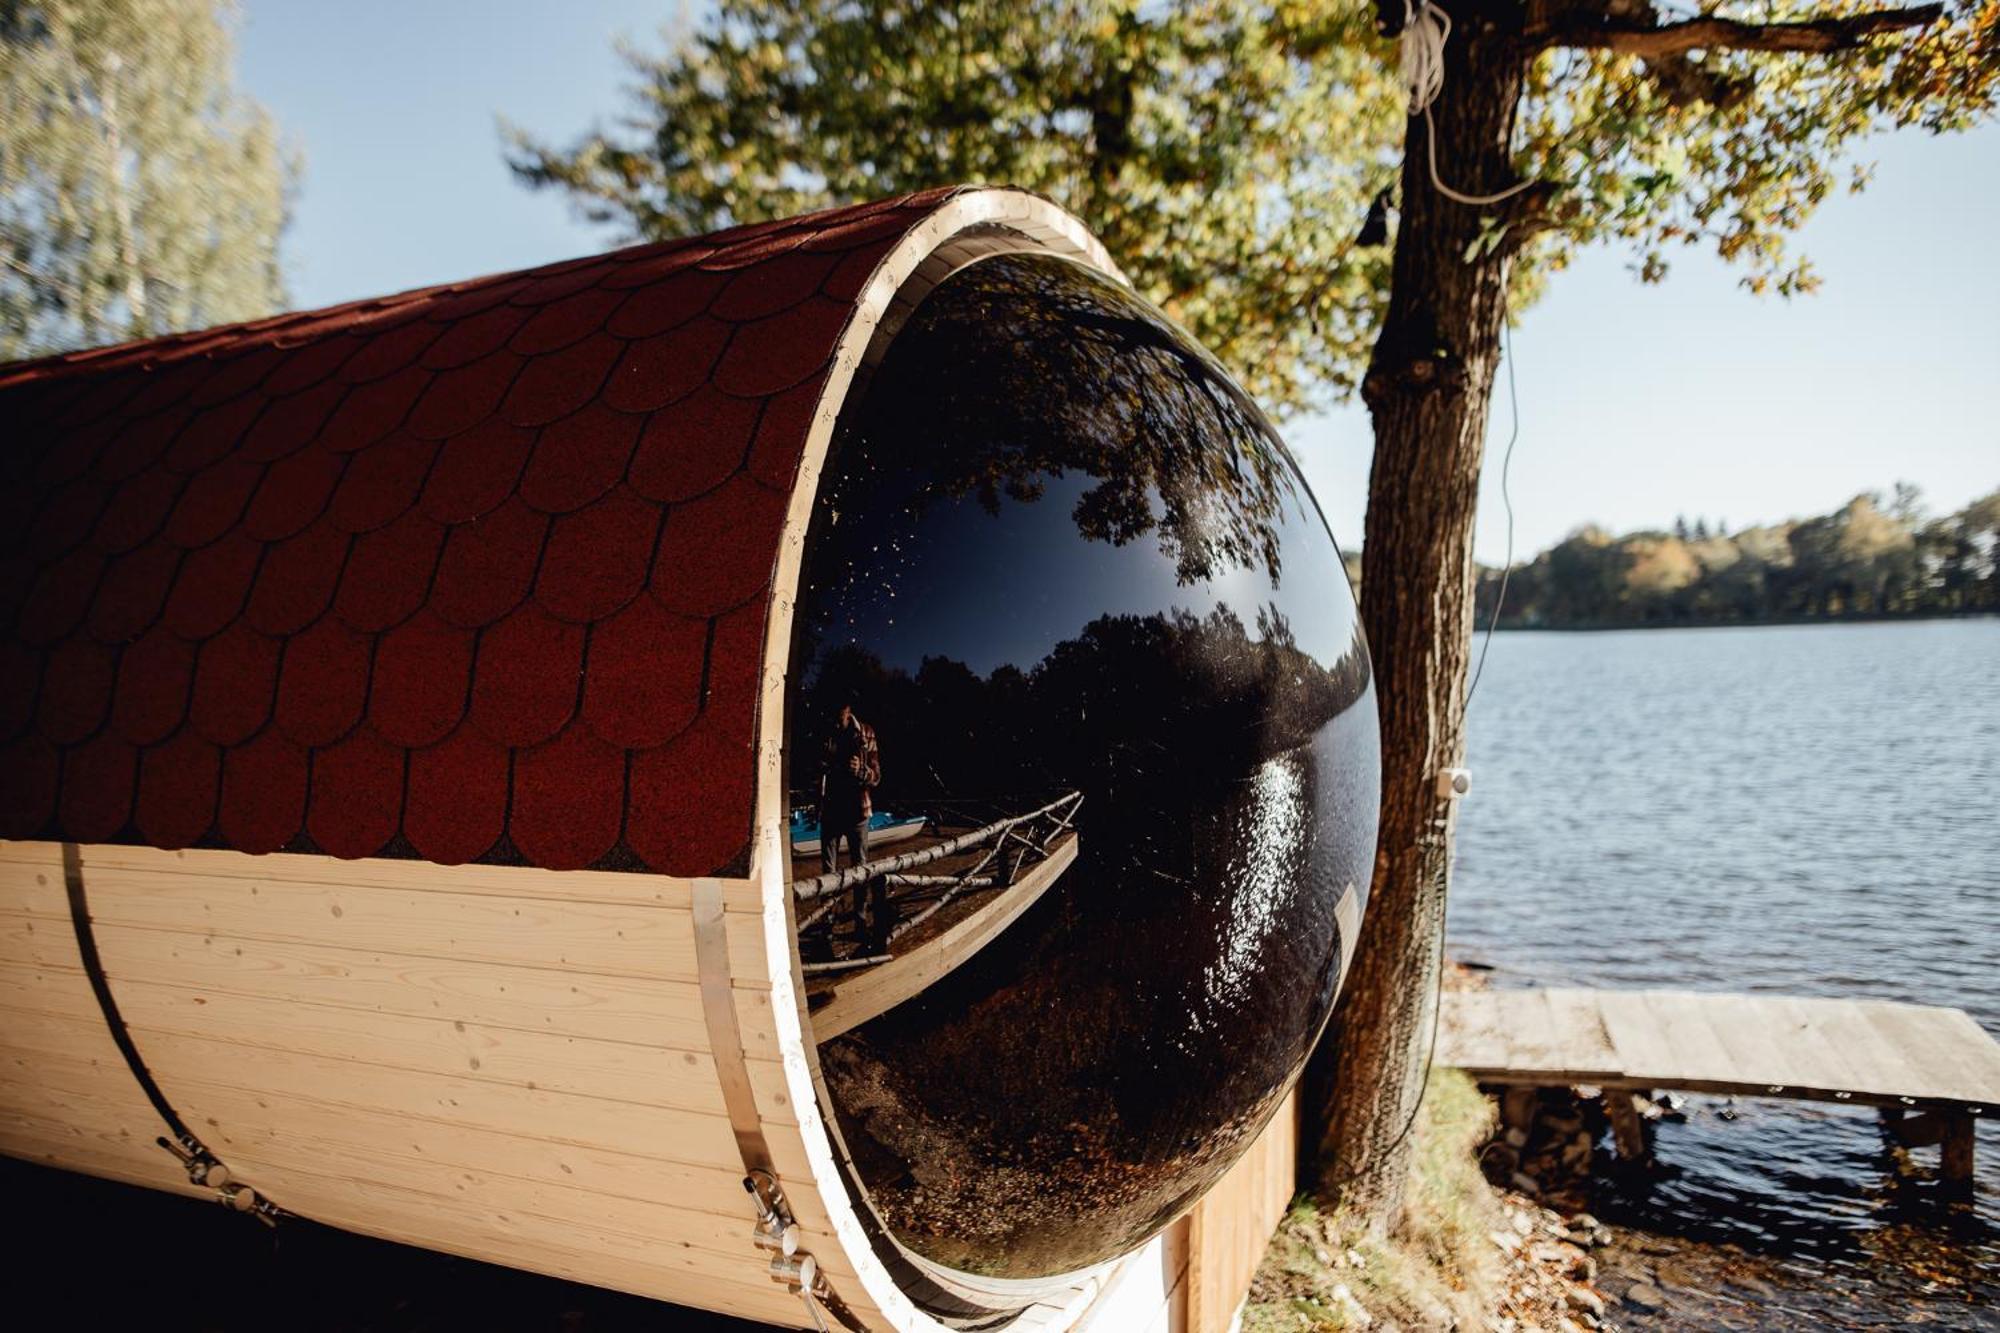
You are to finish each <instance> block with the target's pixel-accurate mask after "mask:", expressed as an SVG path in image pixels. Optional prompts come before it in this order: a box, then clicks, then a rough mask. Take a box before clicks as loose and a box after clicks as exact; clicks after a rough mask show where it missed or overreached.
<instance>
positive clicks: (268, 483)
mask: <svg viewBox="0 0 2000 1333" xmlns="http://www.w3.org/2000/svg"><path fill="white" fill-rule="evenodd" d="M0 467H4V468H5V470H6V482H5V485H4V487H0V504H4V505H5V506H6V509H7V513H6V516H5V519H4V521H0V543H4V544H5V549H6V555H5V560H4V574H0V587H4V590H5V597H6V606H5V607H4V608H0V624H5V625H6V626H8V627H9V628H8V631H7V633H6V635H5V640H4V643H3V644H0V710H3V711H0V737H4V738H5V740H4V749H0V836H4V837H5V838H6V839H8V841H5V842H4V843H0V937H4V948H0V1010H4V1014H3V1015H0V1017H4V1025H3V1026H0V1057H4V1058H0V1152H5V1153H6V1154H9V1155H12V1156H16V1157H21V1158H25V1159H29V1160H33V1161H38V1162H44V1163H50V1164H54V1165H56V1166H59V1167H64V1168H68V1169H71V1170H75V1171H81V1172H87V1173H91V1174H95V1175H99V1176H104V1177H108V1178H111V1179H113V1180H118V1181H124V1182H129V1183H133V1184H138V1185H144V1186H150V1187H153V1188H156V1189H162V1190H171V1191H175V1192H177V1193H181V1194H186V1195H191V1196H195V1197H199V1198H204V1199H211V1200H219V1201H223V1202H226V1203H228V1204H230V1205H231V1206H233V1207H236V1208H240V1209H243V1210H245V1211H248V1212H255V1213H261V1214H263V1215H265V1216H267V1217H269V1218H272V1219H274V1220H280V1222H281V1224H282V1219H283V1218H284V1217H286V1216H287V1215H296V1216H300V1217H305V1218H311V1219H314V1220H316V1221H319V1222H324V1223H327V1224H330V1225H333V1226H336V1227H341V1228H346V1229H349V1230H353V1231H356V1232H360V1233H365V1234H370V1235H375V1236H380V1237H385V1238H389V1239H393V1240H397V1241H401V1242H405V1243H410V1244H415V1245H419V1246H424V1247H428V1248H431V1249H435V1250H439V1251H444V1252H448V1253H454V1254H460V1255H467V1256H472V1257H475V1258H479V1259H483V1260H489V1261H493V1262H498V1263H501V1264H506V1265H512V1266H515V1267H519V1268H523V1269H528V1270H533V1271H538V1272H542V1273H548V1274H552V1275H557V1276H561V1277H565V1278H570V1279H576V1280H580V1281H584V1282H588V1283H593V1284H597V1285H601V1286H606V1287H611V1288H616V1289H620V1290H624V1291H628V1292H634V1293H639V1294H643V1295H646V1296H650V1297H655V1298H658V1299H660V1300H663V1301H669V1302H675V1303H678V1304H683V1305H689V1306H696V1307H703V1308H706V1309H710V1310H715V1311H722V1312H727V1313H731V1314H736V1315H740V1316H743V1317H746V1318H750V1319H754V1320H762V1321H767V1322H769V1323H772V1324H777V1325H785V1326H791V1327H812V1326H814V1325H815V1323H816V1321H821V1320H823V1321H824V1322H825V1325H826V1326H828V1327H833V1326H842V1325H844V1326H846V1327H850V1328H855V1329H885V1330H886V1329H895V1330H917V1329H926V1330H936V1329H944V1328H954V1329H965V1328H980V1329H1023V1330H1025V1329H1067V1328H1072V1327H1083V1326H1086V1325H1088V1326H1091V1327H1099V1328H1118V1329H1128V1328H1129V1329H1140V1328H1144V1327H1147V1326H1148V1324H1149V1323H1159V1326H1161V1327H1165V1322H1164V1321H1166V1320H1167V1319H1168V1318H1169V1307H1170V1306H1171V1307H1173V1308H1174V1309H1176V1310H1179V1311H1180V1313H1178V1314H1173V1315H1172V1318H1173V1319H1174V1320H1175V1321H1176V1325H1175V1326H1180V1324H1179V1322H1178V1321H1179V1320H1181V1319H1184V1318H1187V1319H1188V1323H1187V1326H1189V1327H1203V1328H1205V1327H1206V1326H1207V1323H1208V1322H1209V1321H1211V1320H1212V1319H1216V1318H1219V1320H1220V1322H1221V1323H1226V1322H1227V1310H1228V1308H1229V1307H1230V1306H1233V1304H1234V1302H1235V1301H1236V1300H1237V1299H1239V1298H1240V1295H1241V1284H1242V1283H1243V1281H1245V1280H1247V1269H1245V1268H1243V1265H1242V1263H1241V1262H1240V1261H1239V1262H1238V1263H1237V1269H1238V1270H1241V1271H1232V1274H1231V1276H1230V1277H1229V1278H1228V1279H1227V1280H1222V1279H1218V1278H1216V1277H1215V1276H1214V1274H1210V1275H1209V1279H1208V1280H1209V1281H1210V1285H1211V1288H1213V1286H1214V1284H1215V1282H1217V1281H1222V1286H1223V1287H1224V1288H1225V1289H1226V1290H1224V1292H1223V1295H1224V1297H1226V1299H1224V1300H1223V1301H1222V1303H1221V1304H1219V1305H1217V1306H1216V1308H1217V1309H1218V1310H1220V1311H1221V1314H1220V1315H1219V1316H1212V1315H1202V1316H1200V1318H1199V1319H1192V1318H1188V1317H1187V1316H1186V1314H1185V1312H1186V1310H1187V1308H1188V1307H1187V1306H1186V1304H1185V1302H1186V1301H1187V1299H1188V1290H1187V1289H1188V1288H1191V1287H1192V1286H1193V1285H1195V1283H1194V1280H1193V1279H1190V1278H1189V1277H1188V1270H1189V1265H1190V1260H1189V1259H1188V1257H1187V1253H1186V1249H1187V1245H1188V1236H1189V1234H1190V1232H1189V1229H1188V1223H1187V1222H1186V1220H1185V1219H1186V1218H1187V1217H1188V1215H1189V1213H1190V1210H1191V1209H1194V1208H1196V1206H1197V1204H1198V1202H1199V1201H1200V1200H1201V1199H1202V1198H1203V1196H1204V1194H1207V1193H1209V1192H1210V1190H1211V1188H1212V1187H1214V1186H1216V1185H1217V1183H1218V1182H1224V1184H1225V1186H1226V1188H1223V1189H1218V1190H1216V1191H1215V1194H1214V1197H1215V1198H1216V1199H1222V1198H1225V1197H1226V1198H1227V1199H1229V1200H1231V1201H1232V1202H1230V1203H1229V1205H1228V1206H1229V1207H1230V1208H1232V1209H1233V1208H1245V1209H1252V1211H1253V1212H1255V1213H1256V1222H1255V1225H1256V1226H1261V1227H1262V1231H1261V1232H1259V1233H1258V1248H1261V1236H1262V1235H1265V1234H1268V1231H1269V1227H1270V1224H1271V1221H1272V1220H1273V1218H1272V1217H1271V1215H1270V1213H1271V1209H1272V1208H1273V1207H1281V1206H1282V1202H1283V1199H1284V1198H1285V1196H1286V1195H1287V1193H1288V1192H1289V1190H1288V1181H1289V1175H1288V1172H1289V1153H1288V1151H1287V1150H1286V1148H1285V1146H1284V1145H1285V1144H1287V1143H1288V1142H1289V1140H1287V1139H1285V1138H1284V1132H1285V1131H1287V1130H1288V1126H1287V1125H1286V1123H1285V1114H1286V1113H1287V1112H1286V1110H1285V1108H1287V1107H1289V1105H1290V1103H1289V1101H1288V1095H1289V1093H1290V1090H1291V1087H1292V1084H1293V1083H1294V1081H1295V1080H1296V1077H1297V1075H1298V1072H1299V1070H1300V1068H1301V1067H1302V1065H1303V1062H1304V1059H1305V1056H1306V1054H1307V1052H1308V1050H1309V1049H1310V1047H1311V1045H1312V1043H1313V1042H1314V1041H1315V1040H1316V1039H1317V1036H1318V1034H1319V1031H1320V1028H1321V1026H1322V1025H1323V1023H1324V1021H1325V1018H1326V1016H1327V1014H1328V1013H1329V1012H1330V1010H1331V1006H1332V1003H1333V999H1334V996H1335V993H1336V991H1337V989H1338V986H1339V982H1340V978H1341V976H1342V974H1343V973H1344V971H1345V969H1346V965H1347V962H1348V960H1349V958H1350V957H1351V955H1352V952H1353V948H1354V942H1355V933H1356V931H1357V929H1358V926H1359V922H1360V918H1361V910H1362V905H1363V895H1364V894H1365V888H1366V883H1367V877H1368V871H1369V867H1370V866H1371V865H1372V861H1373V841H1374V809H1375V801H1376V795H1377V784H1378V775H1377V758H1376V753H1377V752H1376V737H1375V716H1374V698H1373V693H1372V685H1371V683H1370V674H1369V667H1368V661H1367V652H1366V647H1365V644H1364V643H1363V641H1362V638H1361V635H1360V631H1359V629H1358V627H1357V621H1356V616H1355V613H1354V606H1353V601H1352V596H1351V593H1350V591H1349V589H1348V586H1347V583H1346V581H1345V577H1344V575H1343V574H1342V572H1341V567H1340V564H1339V560H1338V554H1337V552H1336V551H1335V550H1334V547H1333V544H1332V540H1331V537H1330V536H1329V535H1328V533H1327V531H1326V527H1325V524H1324V522H1323V521H1322V520H1321V518H1320V516H1319V512H1318V510H1317V508H1316V507H1315V506H1314V504H1313V502H1312V499H1311V496H1310V495H1309V493H1307V492H1306V490H1305V488H1304V484H1303V482H1302V481H1301V480H1300V479H1299V478H1298V475H1297V471H1296V467H1295V465H1294V464H1293V462H1292V460H1291V459H1290V457H1289V456H1288V455H1287V454H1286V453H1285V452H1284V449H1283V446H1282V445H1281V444H1280V443H1279V442H1278V440H1277V437H1276V436H1275V434H1274V433H1272V431H1271V430H1270V428H1269V426H1268V425H1267V424H1266V423H1265V422H1264V420H1263V418H1262V417H1261V416H1260V415H1259V414H1258V413H1257V411H1256V408H1255V407H1254V406H1252V405H1251V404H1250V402H1249V400H1248V399H1247V398H1245V397H1244V396H1243V394H1242V393H1241V391H1240V390H1238V389H1237V388H1236V387H1235V385H1234V384H1233V383H1232V382H1231V381H1230V380H1229V379H1228V376H1227V375H1226V373H1224V372H1223V371H1222V370H1221V368H1220V367H1219V366H1218V365H1217V364H1216V363H1215V362H1214V361H1213V360H1212V359H1211V358H1209V357H1207V355H1206V354H1205V353H1203V352H1202V351H1201V350H1200V349H1199V348H1198V347H1196V346H1195V345H1194V344H1193V343H1192V342H1191V341H1190V340H1189V339H1188V338H1187V337H1186V335H1185V334H1183V333H1181V332H1180V331H1179V330H1178V328H1177V327H1175V326H1174V325H1172V324H1171V322H1170V321H1168V320H1167V319H1166V317H1165V316H1163V315H1161V314H1160V313H1159V312H1158V311H1157V310H1154V309H1153V308H1152V307H1150V306H1148V305H1147V304H1146V303H1144V302H1143V301H1141V300H1139V299H1138V298H1137V297H1135V296H1133V295H1132V294H1131V292H1130V291H1129V289H1127V288H1126V287H1125V286H1124V285H1123V282H1122V279H1121V278H1120V277H1119V275H1118V273H1117V270H1116V268H1115V267H1114V266H1113V264H1112V263H1111V262H1110V260H1109V259H1108V258H1107V257H1106V255H1105V253H1104V252H1103V250H1102V249H1101V248H1100V247H1099V246H1098V244H1097V243H1096V242H1094V241H1093V240H1092V239H1091V238H1090V237H1089V235H1088V234H1087V233H1086V232H1085V230H1084V229H1083V227H1082V226H1081V225H1080V224H1079V223H1078V222H1077V221H1076V220H1075V219H1073V218H1071V217H1069V216H1068V215H1067V214H1065V213H1063V212H1062V211H1061V210H1059V209H1057V208H1056V207H1054V206H1053V205H1051V204H1049V203H1047V202H1046V201H1044V200H1041V199H1039V198H1037V197H1034V196H1031V195H1028V194H1024V193H1021V192H1017V191H1011V190H1000V189H963V190H944V191H934V192H930V193H925V194H919V195H911V196H907V197H903V198H898V199H892V200H887V201H882V202H878V203H873V204H868V205H864V206H860V207H854V208H845V209H838V210H834V211H831V212H825V213H819V214H815V215H812V216H808V217H803V218H798V219H792V220H787V221H780V222H772V223H766V224H759V225H755V226H747V227H741V228H736V229H734V230H730V231H726V232H721V233H717V234H715V235H710V236H703V237H695V238H690V239H684V240H679V241H673V242H667V243H663V244H656V245H648V246H642V247H639V248H635V249H629V250H624V251H620V252H616V253H612V254H606V255H600V256H594V257H591V258H587V259H580V260H576V261H574V262H570V263H564V264H556V265H552V266H549V267H546V268H541V269H535V270H532V271H528V272H523V273H515V274H506V275H501V276H496V277H490V278H483V279H479V280H476V281H470V282H464V283H458V284H454V285H451V286H445V287H438V288H433V289H428V290H424V291H417V292H411V293H407V294H404V295H399V296H393V297H387V298H383V299H380V300H372V301H364V302H360V303H357V304H353V305H348V306H342V307H338V308H334V309H329V310H323V311H316V312H309V313H295V314H288V315H282V316H278V317H275V318H272V319H268V320H264V321H260V322H256V323H251V324H245V325H239V326H235V327H230V328H224V329H216V330H211V331H206V332H200V333H192V334H186V335H180V336H176V337H171V338H164V339H159V340H156V341H152V342H147V343H140V344H132V345H127V346H122V347H114V348H106V349H100V350H93V351H86V352H79V353H75V354H71V355H66V356H59V357H55V358H51V359H48V360H43V361H38V362H32V363H24V364H21V365H17V366H13V367H0ZM864 736H865V737H866V741H865V744H864V742H863V741H862V739H861V738H863V737H864ZM843 745H844V746H846V747H847V749H845V750H842V749H841V747H842V746H843ZM842 756H845V757H844V759H843V758H842ZM842 774H846V775H847V776H846V777H843V776H842ZM843 792H845V793H849V794H850V795H851V794H852V793H853V792H859V793H860V794H861V795H862V797H864V798H867V797H871V796H872V800H873V803H874V805H875V807H876V808H875V809H874V810H873V811H872V813H871V812H868V811H867V810H866V808H865V806H866V803H867V802H866V801H864V808H863V812H862V815H861V818H862V819H863V820H864V821H867V820H872V821H873V823H866V822H864V824H863V825H858V826H857V828H860V829H862V830H863V831H859V832H857V833H856V834H855V835H854V838H852V839H844V838H843V836H842V835H843V833H844V832H845V831H846V828H845V826H846V825H847V824H849V823H852V822H853V819H854V815H853V813H852V812H851V811H848V812H846V813H843V811H844V810H845V809H846V807H844V806H841V805H840V801H842V800H847V799H849V798H848V796H839V795H837V793H843ZM814 819H820V820H821V821H822V822H825V823H826V824H827V827H826V828H825V829H823V830H818V831H817V832H814V833H811V834H810V835H809V834H807V833H806V832H803V831H802V830H804V829H805V828H806V825H807V824H809V823H810V822H811V821H812V820H814ZM802 821H804V822H803V823H802ZM869 828H872V829H874V831H873V832H867V831H865V830H866V829H869ZM905 835H907V837H906V838H905ZM892 838H905V840H904V841H892V840H891V839H892ZM821 842H824V843H827V844H831V845H832V851H831V853H824V852H815V851H813V850H812V849H813V848H814V847H816V846H817V845H819V843H821ZM843 842H844V843H845V844H846V845H845V852H844V854H845V862H846V863H845V864H844V865H843V864H841V862H840V858H841V855H842V844H843ZM856 842H858V843H859V844H860V846H862V847H864V848H866V849H867V861H866V862H865V863H864V864H862V865H861V866H859V867H857V866H856V865H855V843H856ZM829 856H830V857H831V861H832V864H830V865H829V864H828V863H827V858H829ZM887 867H893V870H892V869H888V868H887ZM816 1024H817V1025H818V1027H819V1028H820V1029H823V1030H816ZM1274 1144H1275V1145H1277V1146H1276V1147H1273V1145H1274ZM1257 1145H1263V1148H1262V1155H1261V1156H1260V1155H1259V1151H1258V1148H1257ZM1253 1199H1254V1200H1257V1201H1259V1202H1255V1203H1254V1204H1253V1203H1251V1202H1244V1201H1245V1200H1253ZM1204 1206H1207V1205H1204ZM1227 1220H1228V1219H1226V1218H1221V1217H1211V1219H1210V1221H1211V1224H1212V1225H1211V1228H1210V1229H1211V1231H1213V1230H1215V1228H1216V1227H1220V1226H1221V1225H1222V1224H1223V1223H1224V1222H1226V1221H1227ZM246 1224H247V1223H246ZM1252 1229H1254V1227H1253V1228H1252ZM1176 1246H1178V1247H1179V1250H1178V1254H1179V1258H1178V1259H1176V1258H1175V1254H1176V1252H1177V1251H1176ZM1251 1254H1252V1258H1251V1262H1253V1263H1254V1251H1252V1252H1251ZM1135 1255H1137V1256H1139V1258H1137V1259H1135V1258H1134V1257H1133V1256H1135ZM1140 1270H1144V1273H1147V1274H1156V1275H1161V1276H1158V1280H1157V1281H1156V1282H1155V1286H1156V1287H1157V1290H1153V1289H1151V1288H1148V1287H1146V1285H1145V1282H1139V1284H1138V1286H1136V1287H1135V1285H1134V1282H1135V1281H1136V1280H1135V1279H1133V1278H1132V1277H1131V1275H1132V1274H1133V1273H1134V1272H1136V1271H1140ZM1153 1280H1154V1279H1153V1278H1151V1277H1148V1278H1146V1281H1153ZM1231 1284H1234V1285H1233V1286H1231ZM1135 1293H1136V1294H1135ZM1211 1300H1213V1297H1212V1296H1211ZM1176 1301H1179V1302H1182V1304H1180V1305H1178V1306H1175V1305H1174V1302H1176ZM1218 1326H1219V1325H1218Z"/></svg>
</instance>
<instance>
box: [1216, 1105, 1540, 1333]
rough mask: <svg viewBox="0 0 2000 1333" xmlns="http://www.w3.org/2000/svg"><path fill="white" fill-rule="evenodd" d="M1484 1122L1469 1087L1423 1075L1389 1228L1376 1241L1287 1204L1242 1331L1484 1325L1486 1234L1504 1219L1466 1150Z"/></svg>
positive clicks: (1495, 1254) (1308, 1206) (1341, 1218)
mask: <svg viewBox="0 0 2000 1333" xmlns="http://www.w3.org/2000/svg"><path fill="white" fill-rule="evenodd" d="M1493 1116H1494V1111H1493V1104H1492V1103H1491V1102H1490V1101H1489V1100H1488V1099H1487V1098H1486V1096H1485V1095H1484V1094H1482V1093H1481V1092H1480V1091H1479V1089H1478V1087H1477V1086H1476V1085H1475V1084H1474V1083H1473V1082H1472V1080H1471V1079H1469V1078H1467V1077H1466V1076H1465V1075H1463V1074H1461V1073H1459V1072H1458V1071H1457V1070H1455V1069H1437V1070H1434V1071H1433V1072H1432V1075H1431V1080H1430V1087H1429V1089H1428V1090H1427V1091H1426V1093H1425V1095H1424V1103H1423V1106H1422V1107H1421V1108H1420V1109H1419V1110H1418V1112H1417V1123H1416V1126H1415V1128H1414V1129H1412V1130H1411V1133H1412V1134H1413V1135H1414V1137H1415V1147H1416V1155H1415V1168H1414V1171H1413V1173H1412V1178H1411V1181H1410V1186H1409V1194H1408V1196H1407V1206H1406V1207H1405V1210H1404V1218H1403V1223H1402V1225H1401V1227H1399V1228H1398V1229H1397V1230H1396V1232H1395V1233H1394V1234H1391V1235H1388V1236H1382V1235H1377V1234H1374V1233H1372V1232H1371V1231H1370V1230H1369V1229H1368V1227H1367V1226H1366V1225H1365V1224H1364V1223H1363V1222H1362V1221H1360V1220H1359V1219H1357V1218H1354V1217H1352V1216H1349V1215H1347V1214H1346V1213H1345V1212H1344V1210H1342V1209H1339V1208H1334V1209H1326V1208H1322V1207H1320V1206H1319V1205H1318V1204H1316V1203H1314V1202H1312V1201H1311V1200H1308V1199H1300V1200H1299V1201H1297V1202H1295V1203H1294V1204H1293V1205H1292V1209H1291V1211H1290V1212H1289V1213H1287V1214H1286V1216H1285V1220H1284V1222H1283V1224H1282V1225H1281V1226H1279V1228H1278V1234H1277V1235H1276V1236H1274V1237H1272V1239H1271V1248H1270V1249H1269V1250H1268V1251H1266V1252H1265V1255H1264V1263H1263V1266H1262V1267H1261V1268H1259V1269H1258V1270H1257V1276H1256V1278H1255V1280H1254V1281H1253V1282H1252V1284H1251V1287H1250V1303H1249V1304H1248V1305H1247V1306H1245V1307H1244V1311H1243V1330H1244V1333H1323V1331H1324V1330H1332V1329H1346V1328H1358V1327H1363V1326H1365V1325H1367V1324H1368V1323H1369V1322H1370V1319H1371V1317H1372V1318H1373V1319H1374V1320H1376V1321H1379V1322H1381V1323H1384V1324H1397V1325H1401V1326H1403V1327H1405V1328H1423V1329H1449V1328H1455V1327H1469V1328H1480V1327H1484V1325H1485V1322H1486V1314H1487V1312H1488V1311H1489V1310H1490V1309H1491V1308H1492V1306H1493V1301H1494V1299H1495V1297H1496V1295H1497V1292H1498V1289H1499V1285H1500V1273H1501V1265H1502V1262H1503V1261H1502V1257H1501V1255H1500V1252H1499V1250H1498V1249H1497V1248H1496V1247H1495V1246H1494V1245H1493V1243H1492V1242H1491V1241H1490V1240H1489V1239H1488V1236H1489V1235H1490V1234H1491V1233H1492V1232H1493V1231H1495V1230H1496V1229H1498V1228H1499V1227H1500V1226H1501V1225H1502V1224H1503V1221H1504V1214H1503V1212H1502V1206H1501V1204H1500V1201H1499V1200H1498V1199H1497V1198H1495V1197H1494V1194H1493V1191H1492V1190H1491V1189H1490V1188H1489V1187H1488V1186H1487V1184H1486V1180H1485V1178H1484V1177H1483V1176H1481V1175H1480V1174H1479V1166H1478V1163H1477V1161H1476V1159H1475V1157H1474V1154H1475V1153H1476V1152H1477V1151H1478V1148H1479V1145H1480V1144H1481V1143H1482V1142H1483V1141H1484V1140H1485V1138H1486V1136H1487V1134H1488V1133H1489V1132H1490V1131H1491V1129H1492V1126H1493Z"/></svg>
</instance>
